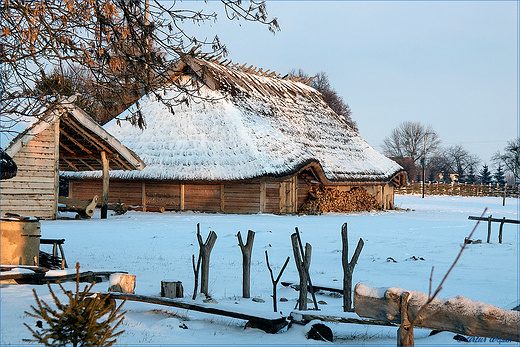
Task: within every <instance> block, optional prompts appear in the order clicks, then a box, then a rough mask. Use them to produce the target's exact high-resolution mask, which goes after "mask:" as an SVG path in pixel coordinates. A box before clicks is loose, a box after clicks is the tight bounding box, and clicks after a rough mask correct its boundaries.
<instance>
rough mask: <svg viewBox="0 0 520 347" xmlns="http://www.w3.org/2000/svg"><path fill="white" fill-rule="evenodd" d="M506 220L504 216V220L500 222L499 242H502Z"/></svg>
mask: <svg viewBox="0 0 520 347" xmlns="http://www.w3.org/2000/svg"><path fill="white" fill-rule="evenodd" d="M505 222H506V217H502V221H501V222H500V229H499V230H498V243H502V228H503V227H504V223H505Z"/></svg>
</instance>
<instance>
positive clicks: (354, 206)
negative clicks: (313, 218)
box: [300, 187, 381, 214]
mask: <svg viewBox="0 0 520 347" xmlns="http://www.w3.org/2000/svg"><path fill="white" fill-rule="evenodd" d="M372 210H381V205H380V204H379V203H378V202H377V200H376V199H375V198H374V197H373V196H372V195H371V194H370V193H368V192H367V190H366V189H365V188H363V187H354V188H352V189H351V190H349V191H339V190H338V189H335V188H327V187H313V188H311V191H310V192H309V197H308V199H307V201H306V202H305V203H304V204H303V205H302V207H301V208H300V213H301V214H321V213H327V212H355V211H372Z"/></svg>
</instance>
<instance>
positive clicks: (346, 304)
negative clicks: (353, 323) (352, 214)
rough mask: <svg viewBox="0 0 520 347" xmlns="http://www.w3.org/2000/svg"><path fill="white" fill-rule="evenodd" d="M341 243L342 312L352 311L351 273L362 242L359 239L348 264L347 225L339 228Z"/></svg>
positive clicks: (361, 247)
mask: <svg viewBox="0 0 520 347" xmlns="http://www.w3.org/2000/svg"><path fill="white" fill-rule="evenodd" d="M341 241H342V243H343V252H342V256H341V262H342V264H343V312H347V311H353V310H352V273H353V272H354V266H356V263H357V260H358V258H359V254H360V253H361V250H362V249H363V245H364V242H363V240H362V239H361V238H360V239H359V241H358V244H357V247H356V250H355V252H354V255H353V256H352V259H351V260H350V262H349V261H348V233H347V223H344V224H343V226H342V227H341Z"/></svg>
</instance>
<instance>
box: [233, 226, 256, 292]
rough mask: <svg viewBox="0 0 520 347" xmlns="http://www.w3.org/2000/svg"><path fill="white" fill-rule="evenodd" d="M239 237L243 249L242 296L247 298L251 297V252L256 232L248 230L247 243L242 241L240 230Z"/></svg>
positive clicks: (239, 243)
mask: <svg viewBox="0 0 520 347" xmlns="http://www.w3.org/2000/svg"><path fill="white" fill-rule="evenodd" d="M237 237H238V245H239V246H240V250H241V251H242V296H243V297H244V298H246V299H247V298H250V297H251V253H252V251H253V241H254V239H255V232H254V231H253V230H248V231H247V242H246V244H245V245H244V243H243V242H242V235H240V231H239V232H238V234H237Z"/></svg>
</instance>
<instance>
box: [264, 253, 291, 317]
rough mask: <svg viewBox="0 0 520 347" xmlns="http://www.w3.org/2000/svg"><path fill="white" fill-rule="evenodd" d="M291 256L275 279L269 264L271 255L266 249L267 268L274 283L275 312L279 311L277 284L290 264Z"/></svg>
mask: <svg viewBox="0 0 520 347" xmlns="http://www.w3.org/2000/svg"><path fill="white" fill-rule="evenodd" d="M289 259H290V257H287V259H286V260H285V264H283V266H282V269H281V270H280V273H279V274H278V276H277V277H276V280H275V279H274V275H273V270H272V269H271V266H270V265H269V256H268V255H267V251H265V261H266V263H267V268H268V269H269V273H270V274H271V282H272V283H273V310H274V312H276V311H278V307H277V301H276V300H277V299H276V285H277V284H278V281H279V280H280V277H282V274H283V272H284V270H285V268H286V267H287V264H289Z"/></svg>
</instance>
